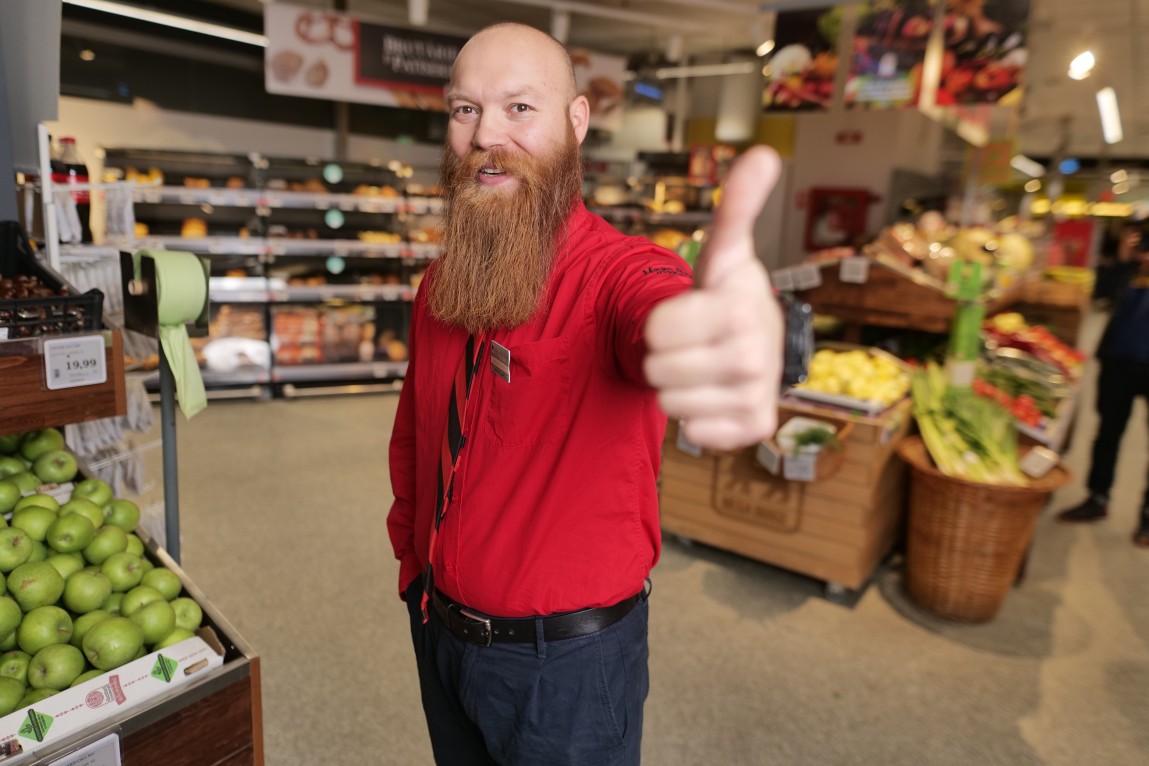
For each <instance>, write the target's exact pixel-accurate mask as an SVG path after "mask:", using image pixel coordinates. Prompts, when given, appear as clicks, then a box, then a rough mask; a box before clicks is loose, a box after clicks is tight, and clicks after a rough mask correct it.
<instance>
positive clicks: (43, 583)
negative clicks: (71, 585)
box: [8, 561, 64, 612]
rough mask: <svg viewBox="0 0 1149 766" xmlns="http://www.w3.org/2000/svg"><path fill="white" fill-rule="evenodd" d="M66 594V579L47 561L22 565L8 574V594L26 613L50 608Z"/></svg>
mask: <svg viewBox="0 0 1149 766" xmlns="http://www.w3.org/2000/svg"><path fill="white" fill-rule="evenodd" d="M63 593H64V578H63V577H61V576H60V573H59V572H57V571H56V567H54V566H52V565H51V564H49V563H48V562H47V561H31V562H28V563H27V564H21V565H20V566H18V567H16V568H15V569H13V570H12V571H11V572H10V573H9V574H8V594H9V595H10V596H11V597H12V598H14V599H16V603H17V604H19V605H20V608H21V609H23V610H24V611H25V612H30V611H32V610H33V609H35V608H36V607H40V606H49V605H51V604H55V603H56V602H57V601H59V600H60V596H61V595H62V594H63Z"/></svg>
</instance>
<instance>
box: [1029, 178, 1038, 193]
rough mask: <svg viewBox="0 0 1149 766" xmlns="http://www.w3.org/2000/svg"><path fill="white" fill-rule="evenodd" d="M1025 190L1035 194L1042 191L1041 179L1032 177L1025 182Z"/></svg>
mask: <svg viewBox="0 0 1149 766" xmlns="http://www.w3.org/2000/svg"><path fill="white" fill-rule="evenodd" d="M1025 190H1026V191H1027V192H1029V193H1030V194H1035V193H1037V192H1039V191H1041V181H1038V180H1037V179H1036V178H1032V179H1030V180H1028V181H1026V182H1025Z"/></svg>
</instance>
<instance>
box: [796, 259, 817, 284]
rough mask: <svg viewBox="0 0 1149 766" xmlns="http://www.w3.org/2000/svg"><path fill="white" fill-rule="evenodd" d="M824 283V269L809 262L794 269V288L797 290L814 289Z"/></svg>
mask: <svg viewBox="0 0 1149 766" xmlns="http://www.w3.org/2000/svg"><path fill="white" fill-rule="evenodd" d="M821 284H822V270H821V269H820V268H818V267H817V266H815V265H813V264H811V263H808V264H806V265H805V266H799V267H798V268H796V269H794V288H795V289H796V290H813V289H814V288H815V287H819V286H821Z"/></svg>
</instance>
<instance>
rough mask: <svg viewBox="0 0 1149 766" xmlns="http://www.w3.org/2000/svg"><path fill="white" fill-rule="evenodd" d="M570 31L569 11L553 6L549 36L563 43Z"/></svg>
mask: <svg viewBox="0 0 1149 766" xmlns="http://www.w3.org/2000/svg"><path fill="white" fill-rule="evenodd" d="M570 32H571V14H570V11H567V10H564V9H562V8H555V9H554V10H553V11H551V37H553V38H555V39H556V40H558V41H559V42H560V43H562V44H564V45H565V44H566V41H567V38H568V37H569V36H570Z"/></svg>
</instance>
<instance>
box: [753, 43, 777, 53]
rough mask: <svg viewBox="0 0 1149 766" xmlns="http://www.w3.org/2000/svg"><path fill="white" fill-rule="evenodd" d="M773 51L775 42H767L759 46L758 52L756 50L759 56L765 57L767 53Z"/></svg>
mask: <svg viewBox="0 0 1149 766" xmlns="http://www.w3.org/2000/svg"><path fill="white" fill-rule="evenodd" d="M772 50H774V41H773V40H767V41H766V42H764V43H762V44H761V45H759V46H758V50H756V51H754V52H755V53H757V54H758V55H759V56H765V55H766V54H767V53H769V52H770V51H772Z"/></svg>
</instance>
